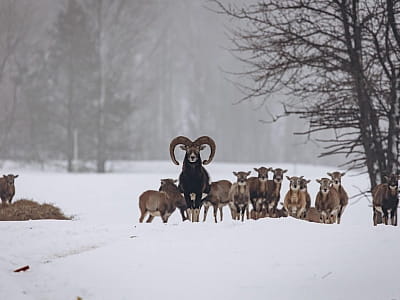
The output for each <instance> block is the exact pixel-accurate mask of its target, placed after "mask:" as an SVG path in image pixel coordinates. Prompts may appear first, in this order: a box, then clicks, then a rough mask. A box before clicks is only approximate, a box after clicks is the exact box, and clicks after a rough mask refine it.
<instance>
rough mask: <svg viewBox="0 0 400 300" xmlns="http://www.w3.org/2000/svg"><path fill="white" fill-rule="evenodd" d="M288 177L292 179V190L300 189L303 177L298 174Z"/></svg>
mask: <svg viewBox="0 0 400 300" xmlns="http://www.w3.org/2000/svg"><path fill="white" fill-rule="evenodd" d="M286 178H287V180H289V181H290V189H291V190H292V191H298V190H300V182H301V179H302V177H296V176H293V177H289V176H286Z"/></svg>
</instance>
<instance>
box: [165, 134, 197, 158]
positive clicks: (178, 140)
mask: <svg viewBox="0 0 400 300" xmlns="http://www.w3.org/2000/svg"><path fill="white" fill-rule="evenodd" d="M180 144H182V145H185V146H188V145H190V144H192V141H191V140H190V139H188V138H187V137H185V136H182V135H181V136H177V137H176V138H174V139H173V140H172V141H171V143H170V144H169V155H170V156H171V159H172V161H173V162H174V164H176V165H179V162H178V161H177V160H176V158H175V152H174V151H175V147H176V146H177V145H180Z"/></svg>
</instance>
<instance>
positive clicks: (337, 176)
mask: <svg viewBox="0 0 400 300" xmlns="http://www.w3.org/2000/svg"><path fill="white" fill-rule="evenodd" d="M327 174H328V175H329V176H330V177H331V179H332V185H333V186H334V188H336V189H338V188H339V187H340V186H341V185H342V177H343V176H344V175H345V174H346V173H340V172H332V173H327Z"/></svg>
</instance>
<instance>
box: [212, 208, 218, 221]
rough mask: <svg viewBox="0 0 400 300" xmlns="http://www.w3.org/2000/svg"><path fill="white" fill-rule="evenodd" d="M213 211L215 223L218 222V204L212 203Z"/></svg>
mask: <svg viewBox="0 0 400 300" xmlns="http://www.w3.org/2000/svg"><path fill="white" fill-rule="evenodd" d="M213 209H214V210H213V212H214V221H215V223H218V221H217V212H218V205H213Z"/></svg>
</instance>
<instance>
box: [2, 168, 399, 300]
mask: <svg viewBox="0 0 400 300" xmlns="http://www.w3.org/2000/svg"><path fill="white" fill-rule="evenodd" d="M259 165H260V164H246V165H245V164H218V163H213V164H211V165H210V166H209V167H208V168H207V169H208V170H209V172H210V174H211V176H212V179H213V180H218V179H230V180H233V179H234V176H233V175H232V171H233V170H235V171H240V170H243V171H248V170H252V168H253V167H258V166H259ZM272 166H273V167H278V165H272ZM279 167H285V168H288V169H289V172H288V175H290V176H292V175H305V177H306V178H309V179H312V182H311V183H310V184H309V191H310V194H311V197H312V199H313V200H314V198H315V194H316V191H317V189H318V184H317V183H316V182H315V178H319V177H323V176H326V172H327V171H332V169H330V168H326V167H318V166H301V165H297V166H293V165H286V166H284V165H283V166H282V165H279ZM128 169H130V170H134V171H133V172H131V173H129V172H127V171H128ZM179 170H180V168H179V166H174V165H172V163H170V162H147V163H137V164H134V165H133V166H130V167H129V168H127V169H126V173H115V174H104V175H96V174H77V175H71V174H65V173H42V172H38V171H26V170H25V171H24V170H9V171H10V172H17V171H18V172H19V174H20V177H19V178H18V179H17V182H16V184H17V194H16V199H18V198H22V197H25V198H32V199H34V200H37V201H39V202H50V203H54V204H56V205H57V206H59V207H60V208H61V209H62V210H63V211H64V212H65V213H66V214H69V215H74V216H75V217H74V220H73V221H52V220H48V221H47V220H46V221H26V222H0V235H1V239H2V241H1V243H0V299H13V300H14V299H40V300H42V299H43V300H45V299H49V300H55V299H58V300H63V299H71V300H72V299H76V297H77V296H80V297H82V298H83V299H84V300H87V299H88V300H89V299H93V300H94V299H96V300H98V299H188V298H190V299H221V298H222V299H267V298H268V299H377V300H378V299H379V300H381V299H388V300H393V299H397V300H399V299H400V284H399V283H398V276H397V274H398V271H399V266H400V263H399V259H398V258H397V256H398V253H400V234H399V229H398V228H397V227H391V226H378V227H375V228H374V227H373V226H372V217H371V210H372V209H371V208H370V207H368V205H369V203H368V201H367V200H366V199H362V200H360V201H358V202H356V201H354V200H353V201H352V203H351V205H349V207H348V208H347V211H346V212H345V214H344V216H343V219H342V224H341V225H322V224H314V223H308V222H304V221H299V220H296V219H292V218H281V219H262V220H258V221H253V220H247V221H245V222H244V223H241V222H238V221H232V220H230V217H229V215H230V214H229V212H228V209H227V208H225V211H224V213H225V217H226V218H225V220H224V221H223V222H222V223H218V224H214V223H213V221H212V218H211V214H210V213H209V215H208V219H207V222H206V223H197V224H192V223H189V222H185V223H182V222H181V219H180V216H179V213H178V212H175V213H174V214H173V215H172V216H171V218H170V221H169V223H168V224H166V225H165V224H162V223H161V221H160V219H159V218H156V219H155V220H154V222H153V223H152V224H138V217H139V211H138V205H137V199H138V196H139V195H140V193H141V192H143V191H144V190H146V189H157V188H158V186H159V179H160V178H168V177H173V178H176V177H177V176H178V174H179ZM343 180H344V185H345V187H346V188H347V190H348V192H349V194H350V195H353V194H356V193H358V188H359V189H364V188H366V187H367V186H368V180H367V177H366V176H351V174H349V175H346V176H345V177H344V179H343ZM355 186H357V187H355ZM286 190H287V182H286V181H285V185H284V186H283V188H282V191H283V192H282V196H283V193H284V192H285V191H286ZM24 265H29V266H30V267H31V269H30V270H29V271H27V272H24V273H13V272H12V271H13V270H14V269H16V268H18V267H21V266H24Z"/></svg>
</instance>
